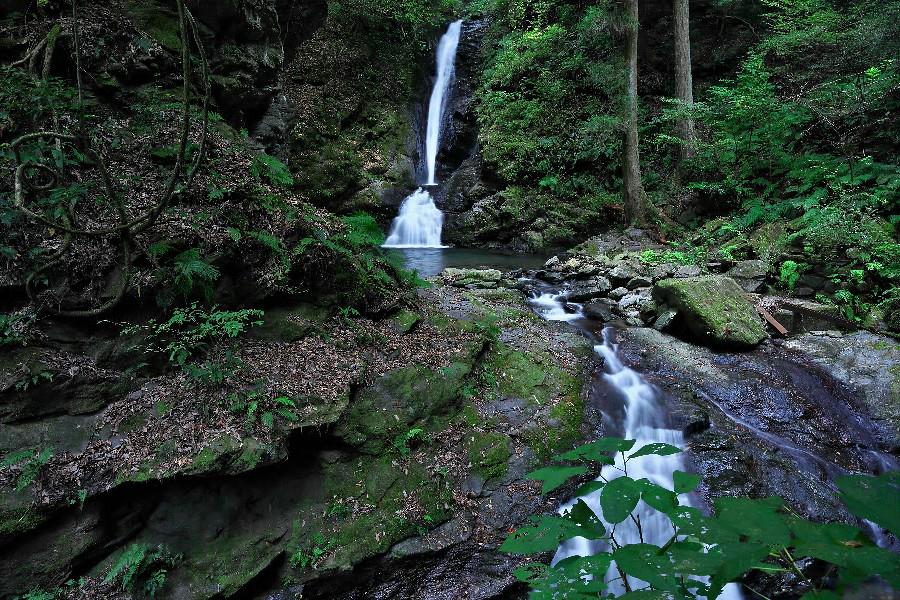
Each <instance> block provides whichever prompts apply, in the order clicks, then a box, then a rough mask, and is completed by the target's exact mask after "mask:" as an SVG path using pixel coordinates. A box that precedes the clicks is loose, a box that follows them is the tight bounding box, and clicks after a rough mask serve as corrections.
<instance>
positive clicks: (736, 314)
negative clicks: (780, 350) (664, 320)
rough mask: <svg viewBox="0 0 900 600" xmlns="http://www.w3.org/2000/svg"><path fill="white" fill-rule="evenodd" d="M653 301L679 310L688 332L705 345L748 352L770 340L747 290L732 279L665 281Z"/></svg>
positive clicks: (712, 277)
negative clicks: (745, 291) (767, 338)
mask: <svg viewBox="0 0 900 600" xmlns="http://www.w3.org/2000/svg"><path fill="white" fill-rule="evenodd" d="M653 299H654V300H655V301H656V302H657V304H658V305H660V306H663V305H667V306H670V307H672V308H674V309H675V310H677V311H678V312H679V314H680V318H681V320H682V323H683V325H684V328H685V329H686V330H687V332H688V333H689V334H691V335H692V336H693V337H695V338H697V339H698V340H699V341H701V342H703V343H704V344H707V345H710V346H714V347H720V348H737V349H746V348H752V347H754V346H756V345H758V344H759V343H761V342H762V341H763V340H764V339H766V337H767V334H766V330H765V328H764V327H763V325H762V323H761V322H760V320H759V317H758V316H757V315H756V311H755V310H754V309H753V306H752V305H751V304H750V302H749V301H748V300H747V296H746V294H745V293H744V290H742V289H741V287H740V286H739V285H738V284H737V283H736V282H735V281H734V280H733V279H731V278H729V277H723V276H719V275H706V276H700V277H687V278H683V279H665V280H663V281H660V282H658V283H657V284H656V285H655V286H654V288H653Z"/></svg>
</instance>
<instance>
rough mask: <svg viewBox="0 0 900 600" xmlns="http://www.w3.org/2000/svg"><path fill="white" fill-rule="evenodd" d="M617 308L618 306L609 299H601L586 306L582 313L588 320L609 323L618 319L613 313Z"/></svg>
mask: <svg viewBox="0 0 900 600" xmlns="http://www.w3.org/2000/svg"><path fill="white" fill-rule="evenodd" d="M616 307H617V304H616V303H615V302H614V301H612V300H610V299H608V298H600V299H599V300H594V301H593V302H589V303H587V304H585V305H584V308H583V309H582V313H583V314H584V316H585V317H587V318H588V319H593V320H595V321H601V322H603V323H608V322H609V321H613V320H615V319H616V313H614V312H613V309H614V308H616Z"/></svg>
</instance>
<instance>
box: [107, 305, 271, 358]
mask: <svg viewBox="0 0 900 600" xmlns="http://www.w3.org/2000/svg"><path fill="white" fill-rule="evenodd" d="M263 314H264V313H263V311H261V310H256V309H242V310H237V311H225V310H219V309H218V307H215V306H213V307H212V308H210V309H209V310H207V309H204V308H200V307H199V306H198V304H197V303H196V302H194V303H193V304H191V305H190V306H189V307H187V308H178V309H175V310H174V311H172V315H171V316H170V317H169V318H168V319H167V320H166V321H164V322H158V321H157V320H156V319H151V320H150V321H148V322H147V323H146V324H142V325H125V326H123V327H122V330H121V333H122V335H136V334H143V335H144V336H145V338H144V340H143V341H142V344H141V345H142V346H143V351H144V352H145V353H162V354H164V355H166V357H167V358H168V361H169V363H171V364H173V365H177V366H179V367H181V368H183V369H185V371H188V372H190V371H189V368H188V361H189V360H191V359H192V358H194V357H196V356H198V355H200V354H203V353H205V352H206V351H207V350H208V349H209V348H210V346H211V345H212V344H214V343H216V342H219V341H222V340H229V339H234V338H236V337H238V336H239V335H241V334H243V333H244V332H246V331H247V329H249V328H250V327H253V326H256V325H262V323H263V321H262V317H263Z"/></svg>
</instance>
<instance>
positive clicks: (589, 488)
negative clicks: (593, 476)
mask: <svg viewBox="0 0 900 600" xmlns="http://www.w3.org/2000/svg"><path fill="white" fill-rule="evenodd" d="M605 485H606V482H605V481H599V480H597V481H588V482H587V483H586V484H584V485H583V486H581V487H580V488H578V489H577V490H575V495H576V496H587V495H589V494H593V493H594V492H596V491H598V490H602V489H603V486H605Z"/></svg>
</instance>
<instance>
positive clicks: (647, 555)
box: [613, 544, 681, 592]
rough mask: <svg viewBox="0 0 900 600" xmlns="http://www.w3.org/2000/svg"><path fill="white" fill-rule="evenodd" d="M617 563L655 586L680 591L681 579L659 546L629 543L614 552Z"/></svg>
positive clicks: (630, 573)
mask: <svg viewBox="0 0 900 600" xmlns="http://www.w3.org/2000/svg"><path fill="white" fill-rule="evenodd" d="M613 560H615V561H616V565H617V566H618V567H619V568H620V569H621V570H622V571H624V572H625V573H627V574H628V575H631V576H633V577H637V578H638V579H642V580H643V581H646V582H647V583H649V584H650V585H652V586H653V587H655V588H658V589H660V590H664V591H670V592H678V591H679V589H680V583H681V581H680V579H679V578H678V577H676V576H675V574H674V572H673V569H672V562H671V560H670V559H669V556H668V555H666V554H661V551H660V548H659V546H654V545H652V544H629V545H627V546H623V547H621V548H619V549H618V550H616V551H615V552H614V553H613Z"/></svg>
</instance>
